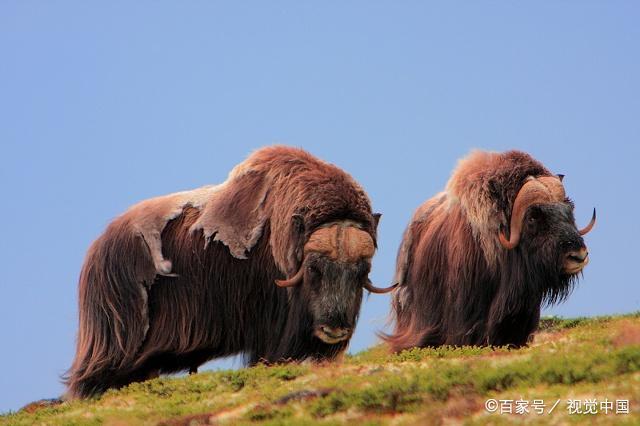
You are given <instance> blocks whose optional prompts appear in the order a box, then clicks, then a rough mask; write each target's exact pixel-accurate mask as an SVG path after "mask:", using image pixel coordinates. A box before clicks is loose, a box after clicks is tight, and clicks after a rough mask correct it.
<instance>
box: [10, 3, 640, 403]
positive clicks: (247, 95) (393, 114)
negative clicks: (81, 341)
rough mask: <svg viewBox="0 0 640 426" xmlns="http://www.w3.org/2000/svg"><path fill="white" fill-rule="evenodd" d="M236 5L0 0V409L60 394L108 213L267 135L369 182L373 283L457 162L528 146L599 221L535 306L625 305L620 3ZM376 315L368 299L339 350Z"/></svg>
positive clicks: (628, 40) (627, 224) (627, 152)
mask: <svg viewBox="0 0 640 426" xmlns="http://www.w3.org/2000/svg"><path fill="white" fill-rule="evenodd" d="M232 3H233V4H234V5H233V6H230V4H232ZM236 3H238V2H229V3H227V4H223V3H221V2H202V1H194V2H189V3H188V4H186V3H185V2H179V3H178V2H161V1H153V2H150V1H141V2H117V1H112V2H106V3H103V4H100V5H96V4H95V3H93V4H92V5H89V4H88V3H87V2H65V1H58V2H35V1H34V2H27V1H6V2H2V3H1V4H0V152H1V153H2V154H1V155H0V194H2V198H3V201H2V205H1V206H0V223H1V224H2V225H1V230H2V231H1V236H0V262H1V264H2V273H0V342H2V343H1V344H2V350H0V365H1V366H2V371H1V372H0V411H6V410H9V409H17V408H19V407H20V406H21V405H23V404H25V403H27V402H29V401H32V400H35V399H39V398H44V397H54V396H56V395H58V394H60V393H61V392H62V386H61V385H60V383H59V376H60V374H62V373H63V372H64V371H65V370H66V368H68V366H69V365H70V363H71V360H72V356H73V350H74V339H75V333H76V328H77V307H76V304H77V296H76V291H77V288H76V286H77V278H78V272H79V270H80V266H81V263H82V259H83V256H84V253H85V251H86V249H87V247H88V246H89V244H90V243H91V241H92V240H93V239H94V238H96V237H97V236H98V235H99V234H100V232H101V231H102V230H103V229H104V227H105V226H106V224H107V223H108V222H109V221H110V220H111V219H112V218H113V217H115V216H116V215H118V214H119V213H121V212H122V211H123V210H125V209H126V208H127V207H128V206H130V205H131V204H132V203H135V202H136V201H139V200H141V199H144V198H148V197H152V196H155V195H160V194H165V193H169V192H173V191H177V190H183V189H188V188H194V187H198V186H201V185H204V184H210V183H219V182H221V181H223V180H224V179H225V177H226V174H227V173H228V171H229V170H230V169H231V168H232V167H233V166H234V165H235V164H237V163H238V162H240V161H242V160H243V159H244V158H245V157H246V155H247V154H248V153H249V152H251V151H252V150H254V149H256V148H259V147H261V146H264V145H269V144H273V143H284V144H290V145H295V146H301V147H303V148H305V149H307V150H309V151H310V152H312V153H313V154H315V155H317V156H319V157H321V158H323V159H325V160H327V161H330V162H333V163H335V164H337V165H338V166H341V167H343V168H344V169H346V170H347V171H348V172H350V173H351V174H352V175H353V176H354V177H355V178H356V179H357V180H358V181H359V182H360V183H361V184H362V185H363V186H364V188H365V189H366V190H367V191H368V193H369V195H370V197H371V199H372V201H373V205H374V209H375V210H377V211H379V212H381V213H383V217H382V221H381V223H380V228H379V247H380V248H379V251H378V253H377V255H376V257H375V259H374V265H373V272H372V278H373V280H374V282H376V283H377V284H378V285H385V284H387V283H389V282H390V280H391V278H392V276H393V268H394V262H395V253H396V250H397V246H398V244H399V241H400V238H401V234H402V231H403V229H404V227H405V226H406V224H407V221H408V220H409V218H410V216H411V214H412V212H413V211H414V209H415V208H416V207H417V206H418V205H419V204H420V203H421V202H423V201H424V200H426V199H427V198H429V197H430V196H432V195H433V194H434V193H436V192H438V191H439V190H441V189H442V188H443V187H444V185H445V183H446V181H447V179H448V177H449V174H450V172H451V170H452V168H453V167H454V165H455V163H456V161H457V159H458V158H460V157H462V156H464V155H465V154H466V153H468V152H469V151H470V150H471V149H473V148H483V149H490V150H506V149H511V148H516V149H522V150H525V151H527V152H530V153H531V154H532V155H534V156H535V157H536V158H538V159H539V160H541V161H542V162H543V163H545V164H546V165H547V166H548V167H549V168H550V169H552V170H554V171H557V172H558V173H563V174H565V175H566V178H565V181H564V182H565V187H566V189H567V192H568V194H569V195H570V196H571V197H572V198H573V199H574V201H575V203H576V216H577V220H578V225H579V226H582V225H584V224H586V223H587V222H588V220H589V217H590V212H591V209H592V208H593V207H594V206H596V207H597V208H598V213H599V222H598V224H597V225H596V228H595V229H594V231H592V233H590V234H589V235H588V237H587V244H588V245H589V250H590V252H591V263H590V265H589V266H588V267H587V268H586V270H585V273H584V279H583V280H582V281H581V282H580V284H579V286H578V288H577V289H576V291H575V292H574V293H573V295H572V296H571V297H570V298H569V300H568V301H567V302H566V303H564V304H562V305H559V306H555V307H552V308H548V309H545V311H544V312H545V313H547V314H558V315H563V316H576V315H600V314H609V313H623V312H630V311H635V310H638V309H640V286H639V285H638V279H637V274H636V273H635V270H634V267H635V266H636V262H638V260H637V256H638V249H637V244H638V243H637V241H638V238H639V237H640V232H639V228H640V226H639V223H640V215H639V214H638V211H640V200H639V197H638V195H639V194H640V191H638V184H639V183H640V170H639V168H640V167H639V166H638V164H639V163H638V158H639V155H640V148H639V147H638V143H639V141H640V119H639V113H640V51H639V49H640V48H639V44H638V41H639V40H640V25H638V22H639V21H640V6H638V3H636V2H631V1H628V2H624V1H619V2H604V1H598V2H593V1H561V2H530V3H529V4H528V5H527V4H523V3H522V2H518V3H517V5H516V3H513V2H496V1H492V2H441V3H439V4H437V3H428V4H427V2H402V5H400V3H399V2H365V1H351V2H315V3H312V2H269V3H268V5H267V3H266V2H255V3H252V2H247V3H245V4H244V5H239V4H236ZM480 3H482V4H480ZM443 5H444V6H443ZM388 304H389V298H388V297H386V296H375V295H372V296H371V297H369V298H368V300H366V302H365V304H364V305H363V310H362V314H361V320H360V322H359V325H358V329H357V333H356V335H355V337H354V339H353V340H352V346H351V350H352V351H358V350H361V349H363V348H366V347H368V346H370V345H371V344H373V343H374V342H375V341H376V338H375V331H376V330H379V329H380V328H381V327H383V326H384V321H385V317H386V315H387V313H388ZM228 365H231V363H230V362H229V361H227V362H222V363H220V362H218V363H214V364H211V365H210V367H211V368H215V367H218V366H228ZM236 366H237V363H236Z"/></svg>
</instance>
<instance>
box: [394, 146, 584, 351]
mask: <svg viewBox="0 0 640 426" xmlns="http://www.w3.org/2000/svg"><path fill="white" fill-rule="evenodd" d="M531 176H533V177H541V176H554V175H553V174H552V173H551V172H550V171H549V170H547V169H546V168H545V167H544V166H543V165H542V164H541V163H539V162H538V161H536V160H535V159H533V158H532V157H531V156H529V155H528V154H525V153H523V152H519V151H509V152H505V153H502V154H499V153H488V152H479V151H477V152H473V153H472V154H471V155H469V156H468V157H467V158H465V159H463V160H461V161H460V163H459V165H458V167H457V168H456V170H455V171H454V172H453V175H452V176H451V179H450V180H449V182H448V184H447V188H446V191H444V192H442V193H440V194H437V195H436V196H435V197H433V198H431V199H430V200H428V201H426V202H425V203H424V204H423V205H422V206H420V208H418V210H417V211H416V213H415V214H414V216H413V218H412V220H411V222H410V224H409V226H408V228H407V229H406V231H405V234H404V237H403V240H402V244H401V246H400V249H399V252H398V259H397V269H396V278H395V280H396V281H397V282H399V283H400V287H399V288H398V290H397V291H396V292H395V294H394V298H393V304H392V315H393V318H394V319H395V330H394V332H393V334H392V335H390V336H383V337H384V338H386V340H387V341H388V342H389V343H390V344H391V347H392V348H393V349H394V350H395V351H399V350H402V349H405V348H410V347H413V346H421V347H425V346H438V345H444V344H447V345H506V344H510V345H515V346H519V345H524V344H526V342H527V339H528V337H529V336H530V334H531V333H532V332H533V330H534V329H535V327H536V326H537V323H538V320H539V315H540V307H541V304H542V303H544V302H548V303H552V302H555V301H558V300H561V299H562V298H564V297H566V295H567V294H568V293H569V291H570V289H571V285H572V283H573V281H574V276H568V275H563V274H562V273H561V272H559V266H560V264H559V259H560V258H561V257H562V253H563V250H565V249H570V248H575V247H583V246H584V243H583V241H582V238H580V236H579V235H578V233H577V231H576V228H575V222H574V218H573V213H572V211H573V204H572V203H571V201H570V200H568V199H566V200H563V201H562V202H559V203H555V204H549V205H548V206H545V207H544V208H545V209H547V210H548V212H546V213H545V214H547V213H548V214H547V216H544V217H545V218H546V219H545V220H548V221H549V222H548V223H549V224H548V230H546V231H542V229H543V228H542V227H541V228H539V229H538V231H540V232H541V233H538V234H534V233H533V232H534V231H527V232H530V234H528V236H527V238H524V239H523V241H522V242H521V243H520V245H519V246H518V247H516V248H514V249H513V250H506V249H504V248H503V247H502V246H501V245H500V243H499V240H498V235H499V231H500V229H501V227H503V228H504V227H506V226H508V224H509V220H510V215H511V211H512V208H513V203H514V200H515V198H516V195H517V194H518V191H519V190H520V188H521V187H522V186H523V184H524V183H525V182H526V181H527V179H528V178H530V177H531ZM541 226H542V225H541ZM545 226H547V225H545ZM527 229H529V228H527ZM532 229H533V228H532ZM538 231H535V232H538Z"/></svg>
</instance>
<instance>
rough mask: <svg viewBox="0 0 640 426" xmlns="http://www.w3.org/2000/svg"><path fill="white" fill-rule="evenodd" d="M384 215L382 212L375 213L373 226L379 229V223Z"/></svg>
mask: <svg viewBox="0 0 640 426" xmlns="http://www.w3.org/2000/svg"><path fill="white" fill-rule="evenodd" d="M381 217H382V213H374V214H373V228H374V229H375V230H378V224H379V223H380V218H381Z"/></svg>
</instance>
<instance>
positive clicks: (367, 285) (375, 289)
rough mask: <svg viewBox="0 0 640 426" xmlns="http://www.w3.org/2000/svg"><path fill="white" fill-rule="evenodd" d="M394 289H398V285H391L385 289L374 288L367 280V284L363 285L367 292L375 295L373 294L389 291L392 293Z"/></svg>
mask: <svg viewBox="0 0 640 426" xmlns="http://www.w3.org/2000/svg"><path fill="white" fill-rule="evenodd" d="M396 287H398V283H395V284H394V285H392V286H390V287H386V288H381V287H376V286H374V285H373V283H371V280H369V279H368V280H367V282H366V283H365V285H364V288H366V289H367V290H369V292H370V293H375V294H385V293H389V292H390V291H392V290H393V289H395V288H396Z"/></svg>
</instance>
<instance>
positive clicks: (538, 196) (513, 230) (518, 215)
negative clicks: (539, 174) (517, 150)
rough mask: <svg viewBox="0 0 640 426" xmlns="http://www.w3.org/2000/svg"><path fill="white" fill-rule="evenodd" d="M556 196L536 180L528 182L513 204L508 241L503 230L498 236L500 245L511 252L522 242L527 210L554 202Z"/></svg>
mask: <svg viewBox="0 0 640 426" xmlns="http://www.w3.org/2000/svg"><path fill="white" fill-rule="evenodd" d="M553 201H554V196H553V195H552V194H551V191H550V190H549V188H548V187H547V186H546V185H544V184H543V183H541V182H540V181H538V180H536V179H530V180H528V181H527V182H526V183H525V184H524V185H522V188H520V191H518V195H516V200H515V201H514V203H513V209H512V210H511V223H510V224H509V229H510V232H509V236H510V239H509V240H508V239H507V237H505V235H504V233H503V232H502V230H500V233H499V235H498V239H499V240H500V244H501V245H502V247H504V248H506V249H507V250H511V249H513V248H514V247H516V246H517V245H518V243H519V242H520V232H521V231H522V221H523V220H524V215H525V213H526V212H527V209H528V208H529V206H531V205H532V204H536V203H545V202H547V203H548V202H553Z"/></svg>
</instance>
